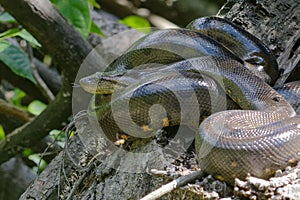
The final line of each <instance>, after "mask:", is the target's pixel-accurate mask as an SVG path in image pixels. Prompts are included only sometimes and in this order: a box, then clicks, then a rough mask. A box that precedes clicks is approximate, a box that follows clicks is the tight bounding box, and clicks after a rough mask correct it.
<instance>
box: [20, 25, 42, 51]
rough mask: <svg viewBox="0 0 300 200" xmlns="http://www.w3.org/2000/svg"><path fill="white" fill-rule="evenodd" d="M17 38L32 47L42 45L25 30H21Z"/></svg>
mask: <svg viewBox="0 0 300 200" xmlns="http://www.w3.org/2000/svg"><path fill="white" fill-rule="evenodd" d="M18 36H20V37H21V38H23V39H24V40H26V41H27V42H29V43H30V44H31V45H32V46H33V47H41V46H42V45H41V44H40V43H39V42H38V41H37V40H36V39H35V38H34V37H33V36H32V35H31V34H30V33H29V32H28V31H26V30H25V29H22V30H21V31H20V32H19V33H18Z"/></svg>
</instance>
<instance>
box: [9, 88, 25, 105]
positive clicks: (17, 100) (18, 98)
mask: <svg viewBox="0 0 300 200" xmlns="http://www.w3.org/2000/svg"><path fill="white" fill-rule="evenodd" d="M25 96H26V93H25V92H24V91H22V90H20V89H15V90H14V96H13V97H12V98H11V101H12V103H13V104H14V105H15V106H17V107H19V108H22V109H26V110H27V108H26V107H24V106H22V103H21V102H22V98H23V97H25Z"/></svg>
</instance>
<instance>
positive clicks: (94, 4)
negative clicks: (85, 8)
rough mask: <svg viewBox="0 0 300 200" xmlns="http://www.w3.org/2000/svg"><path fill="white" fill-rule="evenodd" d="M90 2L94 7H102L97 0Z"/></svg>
mask: <svg viewBox="0 0 300 200" xmlns="http://www.w3.org/2000/svg"><path fill="white" fill-rule="evenodd" d="M90 4H91V5H92V6H93V7H95V8H98V9H100V5H99V4H98V3H97V1H96V0H90Z"/></svg>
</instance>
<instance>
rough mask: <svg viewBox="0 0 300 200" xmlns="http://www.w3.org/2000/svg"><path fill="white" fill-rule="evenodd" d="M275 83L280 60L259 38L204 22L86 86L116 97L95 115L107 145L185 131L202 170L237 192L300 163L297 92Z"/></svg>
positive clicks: (164, 37)
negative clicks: (120, 135) (249, 181)
mask: <svg viewBox="0 0 300 200" xmlns="http://www.w3.org/2000/svg"><path fill="white" fill-rule="evenodd" d="M164 55H166V57H164ZM140 66H142V67H140ZM278 76H279V71H278V65H277V62H276V58H275V57H274V56H273V55H272V53H271V51H270V50H269V49H268V48H267V47H266V45H264V44H263V43H262V42H261V41H260V40H259V39H258V38H256V37H255V36H253V35H251V34H250V33H248V32H247V31H245V30H243V29H242V28H240V27H238V26H237V25H235V24H233V23H232V22H230V21H229V20H225V19H223V18H218V17H203V18H200V19H196V20H194V21H192V22H191V23H190V24H189V25H188V26H187V29H166V30H159V31H155V32H152V33H150V34H148V35H146V36H145V37H143V38H141V39H140V40H138V41H137V42H136V43H135V44H133V45H132V46H131V47H130V48H129V49H128V51H127V52H125V53H124V54H123V55H121V56H120V57H119V58H117V59H116V60H115V61H114V62H113V63H112V64H110V65H109V66H108V68H107V71H105V72H97V73H95V74H93V75H91V76H88V77H84V78H82V79H81V80H80V85H81V86H82V88H83V89H84V90H85V91H87V92H89V93H93V94H95V98H97V99H100V100H101V99H102V98H103V97H104V96H105V95H111V94H113V93H115V92H117V93H118V96H117V98H115V99H110V102H108V103H104V104H101V105H100V106H98V105H96V106H95V107H94V108H93V109H92V110H93V111H95V112H96V113H97V117H98V121H99V123H100V124H101V127H102V128H103V129H104V132H105V134H106V136H107V138H108V139H110V140H112V141H115V140H116V138H117V137H116V133H117V132H119V131H120V129H121V130H122V131H124V132H126V133H128V134H129V135H133V136H134V137H137V138H148V137H153V136H155V130H157V129H159V128H164V127H168V126H176V125H182V124H184V125H188V126H190V127H192V129H194V130H195V132H196V134H195V149H196V154H197V157H198V161H199V165H200V167H201V169H202V170H204V171H205V172H207V173H209V174H212V175H214V176H215V177H217V178H219V179H221V180H224V181H226V182H228V183H230V184H233V183H234V179H235V178H240V179H245V178H246V176H247V175H248V174H251V175H253V176H256V177H260V178H264V179H268V178H270V177H272V176H273V175H274V174H275V171H276V170H278V169H284V168H285V167H287V166H290V165H294V164H295V163H297V162H298V161H299V160H300V145H299V144H300V143H299V142H300V117H299V116H298V115H297V113H296V112H299V103H300V82H299V81H295V82H291V83H287V84H284V85H281V86H276V87H274V88H273V87H272V85H273V84H274V83H275V81H276V80H277V78H278ZM183 101H184V102H185V103H183V104H182V103H181V102H183ZM224 102H225V103H224ZM126 104H128V105H129V108H128V109H129V110H126V109H125V107H126V106H124V105H126ZM153 105H160V106H153ZM112 108H115V109H114V110H112ZM116 117H117V120H116V119H115V118H116ZM116 121H117V122H116Z"/></svg>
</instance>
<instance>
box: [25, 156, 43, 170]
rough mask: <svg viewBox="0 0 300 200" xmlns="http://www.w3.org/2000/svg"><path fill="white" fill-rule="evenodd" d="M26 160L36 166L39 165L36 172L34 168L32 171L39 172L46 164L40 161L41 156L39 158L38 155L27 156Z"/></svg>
mask: <svg viewBox="0 0 300 200" xmlns="http://www.w3.org/2000/svg"><path fill="white" fill-rule="evenodd" d="M28 159H29V160H31V161H32V162H34V163H35V164H36V165H37V166H38V165H39V166H38V170H36V169H37V167H34V171H39V172H40V171H42V170H43V169H45V167H46V166H47V162H46V161H45V160H44V159H42V158H41V156H39V155H38V154H31V155H30V156H28Z"/></svg>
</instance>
